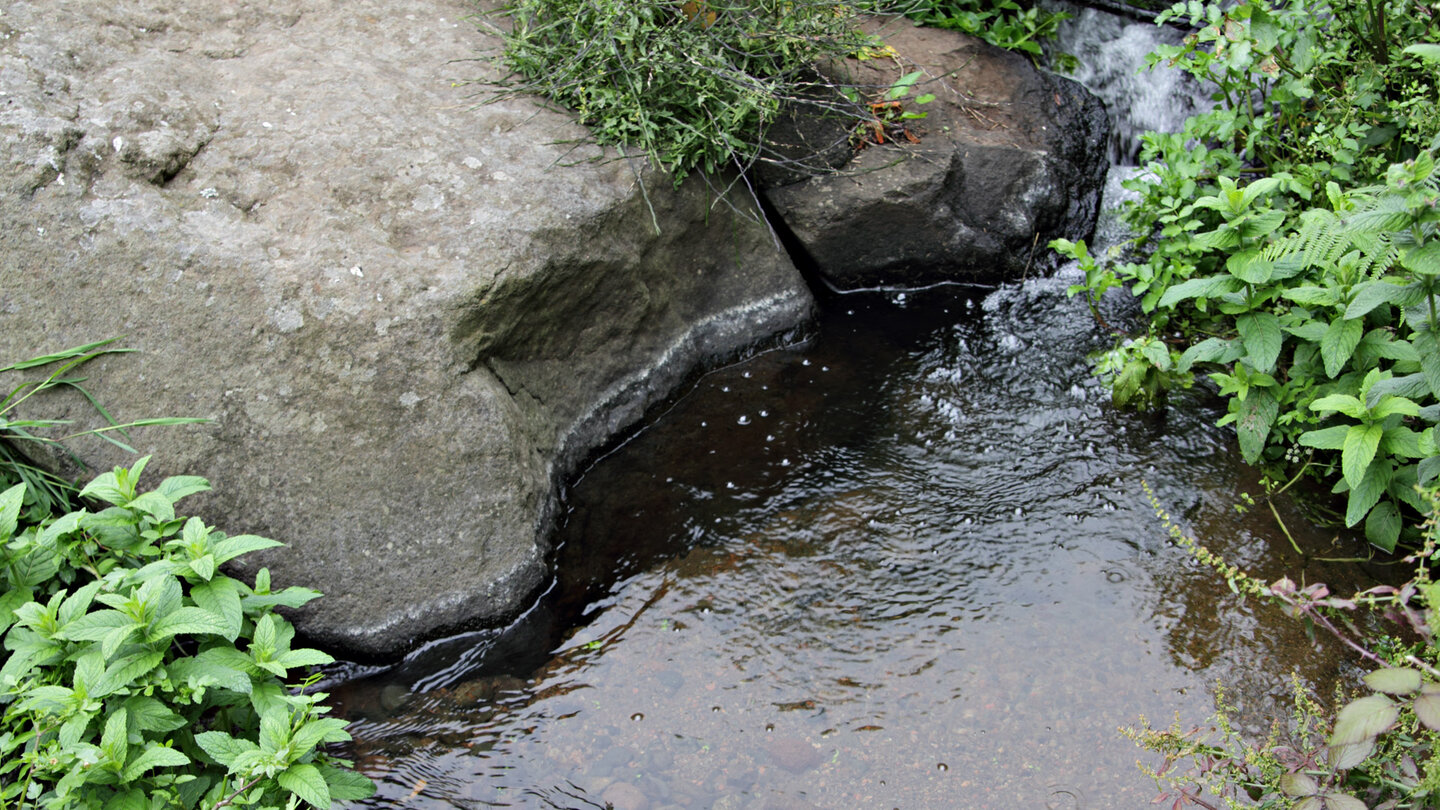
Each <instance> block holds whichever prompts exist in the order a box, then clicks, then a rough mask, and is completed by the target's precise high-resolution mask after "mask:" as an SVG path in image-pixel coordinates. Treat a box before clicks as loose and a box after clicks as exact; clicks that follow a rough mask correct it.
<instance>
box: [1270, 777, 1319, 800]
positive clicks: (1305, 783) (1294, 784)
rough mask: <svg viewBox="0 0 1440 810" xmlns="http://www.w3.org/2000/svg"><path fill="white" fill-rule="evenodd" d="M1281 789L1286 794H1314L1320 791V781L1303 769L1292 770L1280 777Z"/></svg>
mask: <svg viewBox="0 0 1440 810" xmlns="http://www.w3.org/2000/svg"><path fill="white" fill-rule="evenodd" d="M1280 791H1281V792H1282V793H1284V794H1285V795H1286V796H1297V797H1298V796H1314V795H1315V794H1316V793H1319V792H1320V783H1319V782H1316V781H1315V778H1314V777H1313V776H1311V775H1310V774H1308V773H1305V772H1303V771H1291V772H1290V773H1287V774H1285V775H1284V776H1281V777H1280Z"/></svg>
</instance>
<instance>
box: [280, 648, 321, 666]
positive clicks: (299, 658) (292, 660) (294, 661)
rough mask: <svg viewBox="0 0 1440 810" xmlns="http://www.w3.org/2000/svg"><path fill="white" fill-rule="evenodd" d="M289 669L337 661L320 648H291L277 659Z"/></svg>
mask: <svg viewBox="0 0 1440 810" xmlns="http://www.w3.org/2000/svg"><path fill="white" fill-rule="evenodd" d="M275 660H276V661H278V662H279V663H280V664H281V665H282V666H284V667H285V668H287V669H294V668H295V667H316V666H324V665H326V664H333V663H335V659H334V658H331V657H330V656H329V655H327V654H326V653H323V652H320V651H319V650H312V649H309V648H306V649H300V650H289V651H287V652H285V653H284V654H283V655H280V656H279V657H277V658H276V659H275Z"/></svg>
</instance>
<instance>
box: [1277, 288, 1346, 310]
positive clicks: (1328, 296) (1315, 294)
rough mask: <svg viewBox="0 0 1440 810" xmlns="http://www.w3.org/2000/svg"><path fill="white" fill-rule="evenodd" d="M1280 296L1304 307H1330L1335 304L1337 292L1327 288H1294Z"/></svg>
mask: <svg viewBox="0 0 1440 810" xmlns="http://www.w3.org/2000/svg"><path fill="white" fill-rule="evenodd" d="M1280 295H1281V296H1282V297H1284V298H1288V299H1290V300H1291V301H1294V302H1295V303H1297V304H1299V305H1301V306H1304V307H1328V306H1333V305H1334V304H1335V301H1336V299H1335V291H1334V290H1331V289H1327V288H1325V287H1313V286H1304V287H1292V288H1290V289H1288V290H1283V291H1281V293H1280Z"/></svg>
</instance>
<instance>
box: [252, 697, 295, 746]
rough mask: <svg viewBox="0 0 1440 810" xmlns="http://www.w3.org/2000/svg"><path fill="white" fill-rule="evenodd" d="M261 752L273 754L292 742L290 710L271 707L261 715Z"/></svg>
mask: <svg viewBox="0 0 1440 810" xmlns="http://www.w3.org/2000/svg"><path fill="white" fill-rule="evenodd" d="M267 685H269V684H267ZM259 740H260V750H262V751H264V752H266V753H270V754H273V753H275V752H276V751H279V750H280V749H281V748H282V747H283V746H284V745H285V743H287V742H289V741H290V709H289V708H288V707H286V706H284V705H279V706H271V707H269V708H268V709H267V710H266V711H263V712H261V713H260V737H259Z"/></svg>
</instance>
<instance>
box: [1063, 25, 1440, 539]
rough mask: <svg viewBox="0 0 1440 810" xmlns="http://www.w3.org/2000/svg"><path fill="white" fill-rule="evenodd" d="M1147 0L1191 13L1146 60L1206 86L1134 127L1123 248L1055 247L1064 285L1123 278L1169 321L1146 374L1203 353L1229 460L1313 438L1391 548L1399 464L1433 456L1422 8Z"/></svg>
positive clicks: (1433, 333) (1434, 372)
mask: <svg viewBox="0 0 1440 810" xmlns="http://www.w3.org/2000/svg"><path fill="white" fill-rule="evenodd" d="M1421 12H1424V13H1421ZM1165 16H1185V17H1188V18H1189V19H1190V20H1191V21H1192V22H1194V23H1196V24H1197V25H1202V26H1203V27H1202V28H1200V30H1199V31H1198V32H1197V33H1195V34H1193V35H1192V36H1191V37H1189V38H1188V39H1187V40H1186V42H1185V43H1184V44H1183V45H1179V46H1166V47H1162V48H1161V49H1159V50H1158V51H1157V52H1156V53H1155V54H1152V56H1151V62H1152V64H1155V63H1158V62H1160V61H1167V62H1170V63H1173V64H1176V65H1179V66H1180V67H1181V68H1183V69H1185V70H1186V71H1188V72H1190V73H1191V74H1193V75H1195V76H1196V77H1198V78H1201V79H1203V80H1205V81H1208V82H1210V83H1211V84H1212V85H1213V86H1214V87H1215V88H1216V89H1215V93H1214V98H1215V100H1216V102H1217V105H1216V107H1215V109H1214V110H1213V111H1212V112H1210V113H1207V114H1204V115H1201V116H1197V117H1194V118H1191V119H1190V120H1189V121H1187V122H1186V125H1185V130H1184V132H1182V133H1178V134H1167V133H1147V134H1146V135H1145V136H1144V148H1143V150H1142V160H1144V161H1148V163H1147V166H1146V169H1147V170H1146V172H1145V173H1144V174H1142V175H1141V176H1140V177H1138V178H1137V179H1135V180H1131V181H1129V182H1128V183H1127V186H1128V187H1129V188H1131V189H1132V190H1134V191H1137V192H1138V193H1139V199H1138V200H1137V201H1135V202H1133V203H1131V204H1129V205H1128V206H1127V208H1126V210H1125V211H1124V217H1125V219H1126V221H1127V223H1128V224H1129V225H1130V226H1131V227H1132V228H1133V229H1134V231H1135V232H1136V233H1137V234H1140V236H1139V237H1137V238H1136V239H1135V240H1134V242H1133V244H1132V245H1130V246H1129V248H1130V251H1129V253H1128V255H1129V256H1130V257H1131V260H1130V261H1111V262H1100V261H1096V260H1094V259H1090V258H1089V257H1088V253H1087V252H1086V251H1085V249H1084V247H1083V245H1082V244H1075V243H1056V244H1054V245H1053V247H1056V248H1057V249H1060V250H1061V252H1062V253H1065V254H1066V255H1070V256H1073V257H1075V258H1077V259H1080V260H1081V264H1082V268H1084V269H1085V274H1086V282H1085V284H1084V285H1083V286H1082V285H1077V290H1079V291H1084V292H1086V294H1087V295H1088V296H1091V298H1092V300H1093V298H1094V297H1095V296H1097V295H1098V294H1099V293H1100V292H1103V291H1104V289H1106V288H1108V287H1110V286H1115V285H1118V284H1124V285H1126V286H1128V287H1129V289H1130V290H1131V292H1132V293H1133V294H1134V295H1136V296H1138V297H1139V298H1140V303H1141V308H1142V309H1143V310H1144V311H1145V312H1146V313H1147V314H1148V315H1149V317H1150V325H1149V330H1148V331H1149V333H1150V334H1152V335H1154V334H1175V335H1179V336H1180V337H1182V338H1183V339H1185V340H1186V341H1188V342H1189V344H1190V345H1189V347H1188V348H1187V349H1186V350H1185V351H1184V353H1183V354H1181V356H1180V357H1179V359H1178V361H1177V362H1175V363H1174V368H1173V372H1174V373H1172V374H1169V375H1168V376H1161V377H1159V378H1158V379H1160V380H1161V381H1162V384H1183V382H1182V379H1183V376H1184V375H1186V374H1189V373H1191V372H1192V370H1194V369H1199V368H1205V369H1207V370H1208V371H1209V379H1210V380H1211V381H1212V382H1213V383H1214V384H1215V385H1216V386H1217V387H1218V390H1219V392H1220V394H1221V395H1222V396H1224V397H1226V400H1227V410H1228V412H1227V415H1226V416H1225V418H1224V419H1223V420H1222V424H1234V425H1235V427H1236V434H1237V437H1238V439H1239V442H1240V449H1241V452H1242V454H1243V455H1244V457H1245V459H1246V460H1247V461H1249V462H1251V463H1253V464H1261V465H1263V466H1265V467H1266V469H1267V476H1269V479H1270V480H1272V481H1273V480H1283V479H1284V478H1286V477H1288V475H1287V473H1286V471H1285V469H1284V468H1285V467H1286V466H1287V465H1288V464H1294V463H1298V462H1297V457H1296V456H1295V454H1294V452H1293V450H1294V448H1295V447H1297V446H1303V447H1308V448H1313V449H1314V450H1316V451H1319V453H1318V456H1317V457H1316V458H1315V459H1314V463H1311V462H1310V461H1307V462H1306V464H1307V467H1306V469H1307V470H1308V472H1309V473H1311V474H1317V475H1320V476H1322V477H1326V478H1327V479H1328V480H1330V481H1333V482H1334V484H1335V491H1336V493H1337V494H1342V495H1344V496H1345V499H1346V509H1345V523H1346V525H1348V526H1359V525H1361V523H1362V522H1363V524H1364V527H1365V532H1366V535H1367V537H1368V538H1369V539H1370V540H1371V542H1373V543H1374V544H1375V545H1377V546H1379V547H1381V548H1383V549H1386V550H1391V549H1393V548H1395V546H1396V544H1397V543H1398V542H1400V540H1401V538H1402V535H1403V534H1404V532H1403V530H1402V526H1403V525H1404V523H1405V522H1406V521H1405V520H1404V517H1403V516H1404V515H1406V514H1409V515H1412V516H1413V515H1417V514H1418V511H1417V510H1418V506H1419V502H1418V501H1417V499H1416V498H1415V495H1414V486H1415V484H1416V483H1417V482H1418V483H1425V482H1428V481H1430V480H1431V479H1433V478H1434V477H1435V476H1436V475H1437V473H1440V458H1437V445H1436V438H1437V436H1436V434H1435V426H1436V423H1437V421H1440V343H1437V335H1440V331H1437V329H1436V320H1435V317H1434V315H1433V307H1434V297H1435V292H1436V284H1437V282H1436V276H1437V275H1440V235H1437V233H1436V228H1437V223H1440V204H1437V200H1440V175H1437V173H1436V171H1435V163H1434V158H1433V153H1432V151H1431V150H1434V149H1436V148H1440V135H1437V133H1440V94H1437V92H1440V91H1437V78H1436V72H1435V70H1434V66H1433V65H1432V64H1428V63H1427V61H1426V60H1427V59H1428V54H1429V51H1428V49H1427V47H1428V46H1426V45H1425V43H1423V42H1417V40H1421V39H1429V40H1437V39H1440V15H1435V14H1433V13H1430V12H1429V11H1428V10H1425V9H1421V8H1420V7H1419V6H1417V5H1415V4H1413V3H1410V2H1405V0H1390V1H1389V2H1385V1H1384V0H1377V2H1374V3H1370V2H1368V0H1367V2H1364V3H1361V2H1355V1H1354V0H1330V1H1329V2H1325V3H1322V4H1320V5H1317V4H1315V3H1313V2H1303V3H1302V2H1282V3H1276V4H1271V5H1267V4H1263V3H1242V4H1239V5H1235V6H1231V7H1228V8H1227V7H1222V6H1219V5H1213V4H1205V3H1200V2H1191V3H1182V4H1179V5H1177V6H1175V7H1174V9H1173V10H1172V11H1171V12H1170V13H1169V14H1168V15H1165ZM1331 178H1336V179H1338V180H1339V181H1341V182H1338V183H1337V182H1335V181H1334V180H1331ZM1140 359H1141V361H1142V362H1143V361H1144V357H1143V356H1141V358H1140ZM1164 371H1170V369H1161V368H1160V367H1159V364H1157V372H1164ZM1135 373H1136V374H1139V372H1135ZM1153 399H1154V398H1149V399H1146V398H1141V399H1137V400H1135V401H1136V402H1138V403H1141V404H1145V403H1148V402H1151V401H1153Z"/></svg>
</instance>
